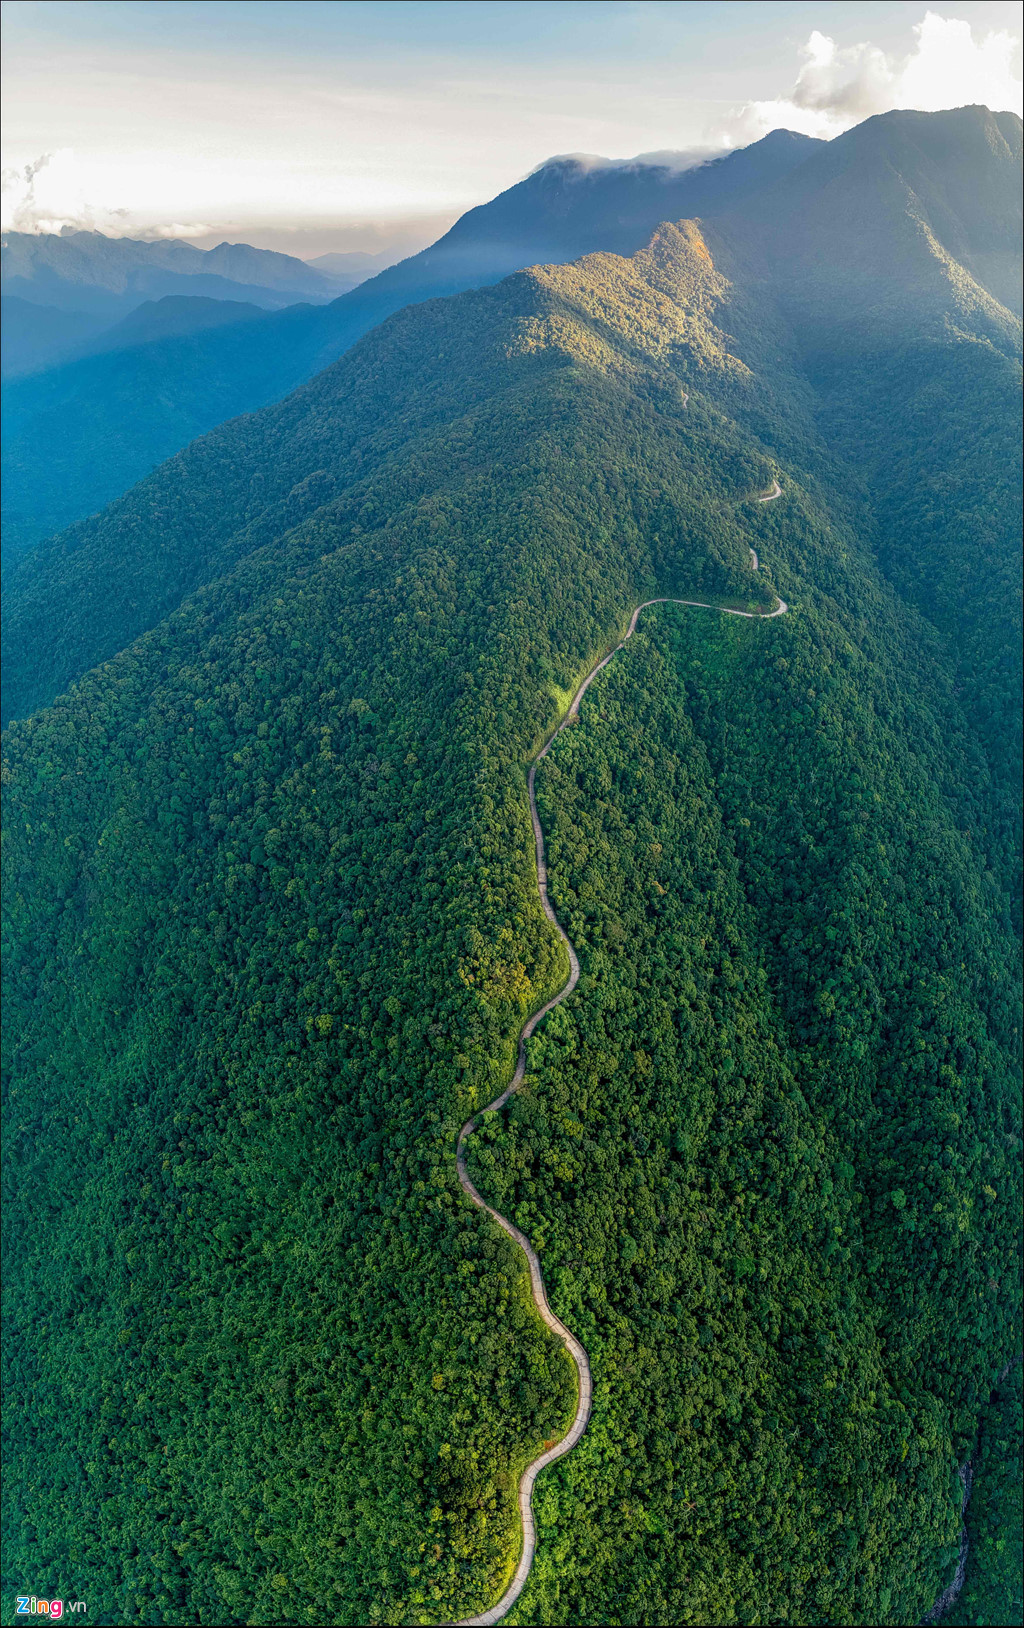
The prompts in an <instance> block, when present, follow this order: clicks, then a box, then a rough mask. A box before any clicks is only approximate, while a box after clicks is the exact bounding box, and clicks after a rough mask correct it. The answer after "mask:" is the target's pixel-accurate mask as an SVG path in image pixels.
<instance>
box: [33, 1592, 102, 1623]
mask: <svg viewBox="0 0 1024 1628" xmlns="http://www.w3.org/2000/svg"><path fill="white" fill-rule="evenodd" d="M16 1598H17V1601H18V1610H17V1615H18V1616H19V1617H49V1618H50V1619H51V1620H55V1619H56V1618H58V1617H62V1616H63V1615H64V1601H63V1600H41V1599H40V1598H39V1596H38V1595H36V1594H19V1595H17V1596H16ZM88 1609H89V1607H88V1606H87V1605H86V1603H85V1601H84V1600H75V1601H73V1602H72V1601H71V1600H69V1601H68V1610H69V1611H71V1612H78V1611H88Z"/></svg>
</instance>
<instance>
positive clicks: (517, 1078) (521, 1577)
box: [454, 481, 789, 1628]
mask: <svg viewBox="0 0 1024 1628" xmlns="http://www.w3.org/2000/svg"><path fill="white" fill-rule="evenodd" d="M781 495H782V488H781V486H780V485H779V483H778V481H776V482H775V489H774V491H772V492H769V493H768V494H767V496H765V497H762V498H759V499H758V501H759V502H761V503H770V502H771V501H772V499H773V498H776V497H781ZM750 556H751V565H752V569H753V570H755V571H756V570H757V569H758V560H757V555H756V554H755V552H754V550H753V549H751V550H750ZM649 605H690V606H693V607H694V608H695V609H697V610H717V611H720V612H721V613H722V614H723V615H725V616H743V617H745V618H746V619H747V620H748V621H761V620H765V621H768V620H770V619H771V618H772V617H773V616H784V615H785V614H786V611H787V610H788V609H789V606H788V605H787V604H786V602H785V600H783V599H780V600H779V603H778V606H777V607H776V609H775V610H773V611H741V610H731V609H729V607H728V606H726V605H709V604H707V603H705V601H704V600H701V599H670V598H662V599H645V600H644V602H643V604H642V605H638V606H637V607H636V610H635V611H634V612H633V614H632V616H631V617H630V619H629V626H628V627H627V629H626V631H625V633H624V634H623V636H622V639H621V640H620V641H619V643H618V644H617V645H616V646H615V647H614V649H612V650H610V651H609V652H608V654H607V655H606V656H602V658H601V659H600V661H597V662H595V663H594V666H593V667H592V668H591V669H590V672H589V673H588V674H587V676H586V678H585V679H584V680H583V682H582V683H581V684H580V686H579V688H578V689H577V691H576V693H575V695H574V696H573V698H572V701H571V702H570V703H569V709H568V711H567V712H566V714H565V717H564V718H563V719H562V721H561V723H560V724H559V726H558V728H557V729H556V730H555V731H554V733H553V734H552V735H551V737H550V739H549V740H548V741H547V743H546V744H545V745H544V746H542V747H541V750H540V751H539V752H538V753H537V756H536V757H535V758H534V760H533V762H532V763H531V764H530V771H529V775H528V777H527V786H528V788H529V793H530V818H531V820H532V821H533V842H534V847H535V849H536V854H537V892H538V893H539V894H540V902H541V908H542V910H543V911H544V914H545V916H547V918H548V921H549V922H550V923H551V925H552V927H553V928H554V929H555V932H556V933H557V934H558V936H559V938H560V939H561V940H562V943H563V944H564V945H565V948H566V950H567V952H568V955H569V977H568V979H567V980H566V982H565V983H564V984H563V986H562V988H561V989H560V990H559V992H558V994H557V995H553V996H552V998H551V999H550V1000H549V1001H547V1002H546V1003H545V1005H544V1006H542V1007H541V1008H540V1010H539V1011H538V1012H535V1013H534V1014H533V1016H532V1017H531V1018H528V1019H527V1021H526V1023H525V1024H524V1025H523V1027H522V1029H521V1031H520V1034H519V1055H518V1057H517V1059H516V1071H515V1073H514V1074H513V1076H512V1080H511V1083H510V1084H509V1085H508V1087H507V1088H506V1089H505V1090H504V1091H503V1092H502V1093H501V1096H500V1097H495V1099H494V1101H493V1102H489V1103H488V1104H487V1107H486V1108H482V1109H480V1111H479V1112H478V1113H476V1114H474V1115H473V1116H472V1117H471V1118H470V1119H467V1120H466V1123H465V1124H464V1125H463V1127H462V1129H461V1131H460V1132H459V1140H458V1144H457V1146H456V1150H455V1166H456V1169H457V1171H458V1174H459V1185H460V1186H461V1188H462V1191H463V1192H464V1193H466V1194H467V1195H468V1197H469V1198H471V1199H472V1200H473V1203H474V1204H475V1205H476V1206H477V1208H478V1209H480V1210H483V1211H485V1213H486V1214H487V1215H489V1216H490V1217H491V1219H492V1220H494V1221H496V1222H497V1223H498V1225H499V1227H501V1229H502V1231H503V1232H507V1233H508V1235H509V1237H510V1238H512V1239H514V1241H515V1242H516V1243H517V1244H518V1245H519V1247H520V1249H521V1250H522V1251H523V1254H524V1255H525V1256H526V1259H527V1261H528V1263H529V1267H530V1287H531V1290H532V1292H533V1299H534V1304H535V1305H536V1307H537V1310H538V1312H539V1313H540V1316H541V1319H542V1320H543V1322H544V1323H546V1324H547V1326H548V1328H549V1329H551V1331H552V1333H554V1334H557V1335H558V1337H559V1339H560V1340H561V1342H562V1344H563V1345H564V1346H565V1348H566V1350H567V1351H568V1353H569V1355H570V1356H571V1357H572V1360H573V1362H574V1363H575V1365H576V1375H577V1385H578V1400H577V1403H576V1413H575V1416H574V1418H573V1421H572V1424H571V1425H570V1426H569V1429H568V1431H567V1432H566V1434H565V1435H564V1436H563V1437H562V1439H561V1441H559V1442H555V1444H554V1446H551V1447H545V1449H544V1451H543V1452H542V1453H541V1454H540V1456H539V1457H538V1458H535V1459H534V1460H533V1462H532V1463H531V1464H528V1465H527V1467H526V1469H525V1470H524V1471H523V1475H522V1480H521V1481H520V1483H519V1515H520V1518H521V1520H522V1523H523V1548H522V1553H521V1554H520V1556H519V1564H518V1566H517V1567H516V1569H515V1572H514V1573H513V1576H512V1581H511V1582H510V1583H509V1585H508V1588H507V1589H506V1590H505V1592H504V1594H503V1595H502V1596H501V1599H500V1600H498V1602H497V1604H496V1605H492V1606H491V1608H490V1610H489V1611H485V1612H483V1613H482V1615H480V1616H479V1617H462V1618H460V1619H459V1621H458V1622H457V1623H456V1624H455V1625H454V1628H491V1625H493V1624H494V1623H498V1622H500V1621H501V1619H502V1617H503V1616H504V1615H505V1614H506V1612H508V1611H511V1609H512V1607H513V1605H514V1604H515V1602H516V1600H518V1598H519V1596H520V1594H521V1593H522V1592H523V1589H524V1587H525V1586H526V1579H527V1578H528V1577H529V1575H530V1569H531V1567H532V1565H533V1557H534V1553H535V1551H536V1548H537V1528H536V1525H535V1522H534V1519H533V1486H534V1482H535V1481H536V1479H537V1477H538V1475H539V1474H540V1472H541V1470H543V1469H545V1468H546V1466H547V1465H549V1464H553V1463H554V1461H555V1459H556V1458H563V1457H564V1456H565V1454H566V1453H570V1452H571V1451H572V1449H573V1448H574V1447H575V1446H576V1443H577V1442H578V1441H579V1439H580V1437H581V1436H582V1435H583V1432H584V1431H585V1430H586V1428H587V1420H588V1419H589V1418H590V1405H591V1396H592V1391H593V1387H592V1382H591V1377H590V1362H589V1359H588V1357H587V1353H586V1351H585V1350H584V1349H583V1346H582V1345H581V1344H580V1342H579V1340H578V1339H577V1338H576V1336H575V1334H573V1332H572V1331H571V1329H568V1328H566V1326H565V1324H564V1323H563V1322H562V1321H561V1320H560V1319H559V1318H558V1317H556V1316H555V1314H554V1312H553V1311H552V1310H551V1307H550V1306H549V1305H548V1297H547V1294H546V1292H545V1289H544V1278H543V1276H542V1274H541V1269H540V1261H539V1260H538V1258H537V1252H536V1250H535V1249H534V1247H533V1245H532V1244H531V1243H530V1240H529V1238H527V1236H526V1234H525V1233H524V1232H520V1230H519V1228H518V1227H516V1226H513V1224H512V1222H511V1221H509V1220H507V1219H506V1218H505V1216H503V1215H500V1214H499V1213H498V1211H497V1210H494V1209H492V1208H491V1206H490V1205H489V1204H488V1203H487V1202H486V1200H485V1199H483V1198H481V1197H480V1194H479V1193H478V1192H477V1190H476V1188H475V1187H474V1186H473V1183H472V1182H471V1181H470V1179H469V1173H468V1171H467V1170H466V1160H465V1145H466V1138H467V1137H468V1136H471V1135H472V1134H473V1132H474V1131H475V1130H476V1128H477V1125H478V1123H479V1120H480V1114H482V1113H495V1112H496V1111H497V1110H498V1109H499V1108H503V1107H504V1106H505V1104H506V1102H507V1101H508V1099H509V1097H510V1096H511V1095H512V1093H513V1092H514V1091H518V1089H519V1087H520V1086H521V1085H522V1083H523V1079H524V1078H525V1075H526V1042H527V1041H528V1040H529V1038H530V1036H531V1035H532V1034H533V1031H534V1030H535V1029H536V1027H537V1025H538V1023H540V1022H541V1021H542V1019H544V1018H546V1017H547V1015H548V1013H549V1012H552V1011H554V1009H555V1007H556V1006H560V1005H561V1004H562V1002H563V1001H564V1000H565V999H566V998H567V997H568V996H569V995H571V994H572V992H573V990H574V989H575V988H576V985H577V983H578V982H579V976H580V962H579V957H578V955H577V954H576V951H575V949H574V947H573V945H572V943H571V941H570V939H569V937H568V935H567V934H566V933H565V932H564V931H563V929H562V925H561V923H560V922H559V920H558V917H557V916H556V915H555V912H554V910H553V909H552V908H551V901H550V899H549V898H548V869H547V863H546V861H545V858H544V832H543V830H542V829H541V823H540V816H539V815H538V813H537V799H536V796H535V792H534V786H535V781H536V778H537V766H538V764H539V763H541V762H542V760H543V759H544V758H546V757H547V755H548V753H549V752H550V750H551V748H552V746H554V744H555V742H556V740H557V739H558V737H559V735H560V734H561V733H562V730H563V729H566V728H567V727H568V725H569V724H571V723H572V722H573V721H574V720H575V719H576V718H577V717H578V715H579V710H580V702H581V701H582V699H583V697H584V695H585V694H586V692H587V690H588V689H589V688H590V686H591V684H592V683H593V682H594V679H595V678H596V677H597V675H598V673H599V672H601V671H602V669H603V668H605V667H607V665H608V663H609V662H610V661H611V660H612V658H613V656H616V655H618V653H619V651H620V650H621V649H622V647H623V645H624V644H625V643H626V642H627V640H629V639H631V638H632V637H633V634H634V632H635V631H636V624H637V619H638V617H639V615H640V612H641V611H643V610H646V609H647V608H648V606H649Z"/></svg>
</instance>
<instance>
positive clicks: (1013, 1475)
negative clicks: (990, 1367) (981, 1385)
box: [941, 1361, 1024, 1628]
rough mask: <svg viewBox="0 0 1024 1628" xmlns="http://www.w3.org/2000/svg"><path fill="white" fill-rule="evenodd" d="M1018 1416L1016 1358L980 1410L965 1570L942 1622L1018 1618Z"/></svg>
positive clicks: (985, 1627) (1013, 1621)
mask: <svg viewBox="0 0 1024 1628" xmlns="http://www.w3.org/2000/svg"><path fill="white" fill-rule="evenodd" d="M1022 1459H1024V1421H1022V1412H1021V1367H1020V1362H1019V1361H1018V1362H1016V1363H1015V1364H1014V1365H1013V1367H1012V1368H1011V1370H1010V1372H1009V1373H1008V1374H1007V1375H1006V1376H1005V1378H1004V1379H1003V1380H1002V1382H1001V1383H1000V1384H999V1385H998V1386H997V1388H996V1390H995V1391H994V1392H993V1394H992V1399H991V1401H990V1403H989V1405H988V1406H987V1407H986V1408H985V1409H984V1410H983V1411H982V1415H981V1420H980V1425H979V1432H978V1446H977V1449H976V1452H975V1454H974V1486H973V1488H972V1491H971V1501H970V1503H969V1504H968V1506H967V1535H968V1538H969V1541H970V1547H969V1549H968V1552H967V1571H966V1575H965V1577H964V1586H963V1590H962V1592H961V1594H960V1598H959V1599H958V1600H957V1602H956V1604H955V1605H954V1606H953V1607H952V1608H951V1609H950V1610H949V1611H947V1612H946V1614H945V1615H944V1616H943V1617H942V1619H941V1620H942V1622H943V1623H955V1624H961V1625H963V1628H1000V1625H1002V1624H1005V1625H1006V1628H1019V1624H1020V1622H1021V1621H1022V1618H1024V1598H1022V1583H1021V1578H1022V1573H1024V1557H1022V1554H1021V1533H1022V1530H1024V1506H1022V1497H1021V1461H1022Z"/></svg>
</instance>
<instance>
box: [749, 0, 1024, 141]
mask: <svg viewBox="0 0 1024 1628" xmlns="http://www.w3.org/2000/svg"><path fill="white" fill-rule="evenodd" d="M914 34H915V35H916V44H915V46H914V49H913V50H912V51H911V52H909V54H908V55H907V56H905V57H903V58H897V57H893V56H891V55H888V54H887V53H886V52H885V51H882V50H880V49H879V47H878V46H876V45H872V44H871V43H870V42H865V43H864V44H861V45H852V46H847V47H846V48H845V49H843V48H840V47H839V46H837V45H836V42H835V41H834V40H832V39H829V37H828V36H827V35H826V34H822V33H820V32H819V31H818V29H814V30H813V31H812V32H811V35H810V38H809V39H808V41H807V44H806V45H805V46H804V47H803V50H802V52H801V55H802V56H803V59H804V60H803V64H802V66H801V68H800V72H799V73H798V74H797V77H796V83H795V84H794V86H793V89H792V90H791V91H790V92H789V94H788V95H786V96H780V97H775V98H774V99H772V100H770V101H764V102H750V103H748V105H747V106H746V107H745V108H744V109H743V110H742V112H741V113H740V115H739V118H738V119H737V120H736V122H735V126H730V127H729V135H730V137H731V136H733V135H734V136H735V138H736V140H738V141H739V140H743V141H750V140H753V139H755V138H756V137H757V136H761V135H764V134H765V133H766V132H767V131H769V130H777V129H779V128H780V127H784V128H786V129H789V130H799V131H800V132H801V133H802V134H803V135H806V136H821V137H824V138H825V139H826V140H827V139H829V138H831V137H832V136H837V135H840V134H841V133H842V132H843V131H844V130H849V129H850V127H851V126H852V125H854V124H857V123H859V122H860V121H861V120H862V119H867V118H870V117H871V115H872V114H874V113H888V112H891V111H892V110H893V109H894V108H913V109H916V110H917V111H919V112H922V113H934V112H936V111H938V109H940V108H945V107H966V106H969V105H971V104H972V103H977V104H980V105H982V106H985V107H990V108H992V109H993V110H994V111H998V112H1013V113H1020V112H1021V102H1022V97H1021V78H1020V74H1019V72H1016V71H1015V64H1014V57H1015V55H1016V53H1017V51H1018V50H1019V42H1018V41H1016V40H1015V39H1014V37H1013V35H1012V34H1009V33H1007V32H1006V31H1005V30H994V31H992V32H990V33H988V34H985V35H984V36H981V37H979V38H977V39H976V38H975V37H974V33H973V31H972V29H971V25H970V23H969V22H964V21H962V20H961V19H959V18H957V17H940V16H939V15H938V14H937V13H936V12H934V11H928V12H926V13H925V15H924V18H923V19H922V21H921V22H920V23H918V24H916V25H915V27H914Z"/></svg>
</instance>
